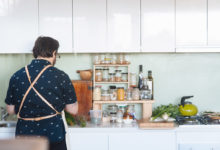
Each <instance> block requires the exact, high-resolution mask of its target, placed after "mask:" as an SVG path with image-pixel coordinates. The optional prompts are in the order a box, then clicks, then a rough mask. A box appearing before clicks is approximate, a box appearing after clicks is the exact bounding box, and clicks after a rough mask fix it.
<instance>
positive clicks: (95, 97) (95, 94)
mask: <svg viewBox="0 0 220 150" xmlns="http://www.w3.org/2000/svg"><path fill="white" fill-rule="evenodd" d="M101 87H102V86H101V85H96V86H95V88H94V90H93V100H95V101H100V100H101Z"/></svg>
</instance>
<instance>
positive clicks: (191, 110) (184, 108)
mask: <svg viewBox="0 0 220 150" xmlns="http://www.w3.org/2000/svg"><path fill="white" fill-rule="evenodd" d="M192 97H193V96H183V97H182V98H181V104H180V105H179V111H180V113H181V115H182V116H195V115H196V114H197V112H198V109H197V107H196V105H193V104H192V102H189V101H186V99H189V98H192Z"/></svg>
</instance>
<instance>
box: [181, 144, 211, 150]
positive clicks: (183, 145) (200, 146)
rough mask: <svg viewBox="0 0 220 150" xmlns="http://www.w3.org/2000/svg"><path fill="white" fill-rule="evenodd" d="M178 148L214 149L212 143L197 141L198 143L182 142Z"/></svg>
mask: <svg viewBox="0 0 220 150" xmlns="http://www.w3.org/2000/svg"><path fill="white" fill-rule="evenodd" d="M178 150H213V148H212V144H204V143H196V144H189V143H187V144H180V145H179V148H178Z"/></svg>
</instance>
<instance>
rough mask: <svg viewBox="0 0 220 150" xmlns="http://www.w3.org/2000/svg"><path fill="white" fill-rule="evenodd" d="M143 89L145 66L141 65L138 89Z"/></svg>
mask: <svg viewBox="0 0 220 150" xmlns="http://www.w3.org/2000/svg"><path fill="white" fill-rule="evenodd" d="M142 87H143V65H139V75H138V88H139V90H141V89H142Z"/></svg>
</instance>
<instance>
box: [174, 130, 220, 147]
mask: <svg viewBox="0 0 220 150" xmlns="http://www.w3.org/2000/svg"><path fill="white" fill-rule="evenodd" d="M219 139H220V131H219V130H216V131H191V132H189V131H188V132H187V131H182V132H177V143H178V150H220V140H219Z"/></svg>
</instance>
